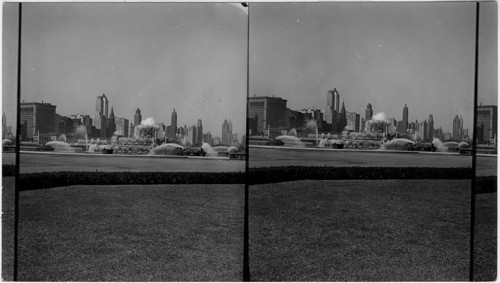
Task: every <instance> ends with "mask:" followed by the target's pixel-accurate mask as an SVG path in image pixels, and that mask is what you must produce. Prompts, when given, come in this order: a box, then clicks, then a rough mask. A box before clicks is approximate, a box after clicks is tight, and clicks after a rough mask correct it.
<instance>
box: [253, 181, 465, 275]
mask: <svg viewBox="0 0 500 283" xmlns="http://www.w3.org/2000/svg"><path fill="white" fill-rule="evenodd" d="M250 188H251V189H250V214H249V215H250V259H251V260H250V272H251V279H252V280H254V281H323V280H327V281H401V280H403V281H427V280H431V281H450V280H461V281H465V280H468V276H469V272H468V269H469V266H468V264H469V261H468V259H469V231H470V230H469V228H470V227H469V225H470V222H469V221H470V219H469V216H470V211H469V206H470V196H469V195H470V181H469V180H380V181H379V180H373V181H367V180H364V181H297V182H284V183H278V184H267V185H255V186H252V187H250Z"/></svg>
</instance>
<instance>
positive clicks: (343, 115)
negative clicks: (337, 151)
mask: <svg viewBox="0 0 500 283" xmlns="http://www.w3.org/2000/svg"><path fill="white" fill-rule="evenodd" d="M339 120H340V121H339V127H338V131H339V132H340V131H343V130H344V128H345V127H346V126H347V114H346V110H345V104H344V101H342V109H341V110H340V119H339Z"/></svg>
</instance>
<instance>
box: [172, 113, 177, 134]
mask: <svg viewBox="0 0 500 283" xmlns="http://www.w3.org/2000/svg"><path fill="white" fill-rule="evenodd" d="M170 126H172V130H173V134H174V136H175V133H177V112H175V109H174V111H173V112H172V117H171V118H170Z"/></svg>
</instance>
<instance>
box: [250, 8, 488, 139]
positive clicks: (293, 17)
mask: <svg viewBox="0 0 500 283" xmlns="http://www.w3.org/2000/svg"><path fill="white" fill-rule="evenodd" d="M487 6H488V7H487ZM249 13H250V95H251V96H253V95H254V94H256V95H258V96H259V95H273V94H275V95H276V96H279V97H283V98H285V99H287V100H288V104H287V105H288V107H290V108H291V109H296V110H298V109H302V108H307V107H314V108H320V109H324V108H325V105H326V94H327V92H328V90H330V89H333V88H337V90H338V91H339V93H340V98H341V103H342V100H344V101H345V104H346V109H347V111H351V112H357V113H359V114H361V115H362V117H364V113H365V112H364V111H365V109H366V105H367V104H368V103H369V102H370V103H371V104H372V105H373V109H374V113H377V112H385V113H386V115H387V116H388V117H395V118H396V120H398V121H399V120H401V119H402V109H403V106H404V104H405V103H406V104H407V105H408V107H409V120H410V121H415V120H416V119H418V120H419V121H421V120H424V119H428V117H429V114H432V115H433V116H434V121H435V127H436V126H437V127H439V126H441V127H442V128H443V130H446V131H451V130H452V120H453V118H454V117H455V115H457V114H459V115H460V114H461V115H462V116H463V118H464V128H469V129H471V128H472V123H473V107H472V105H473V97H474V56H475V55H474V54H475V53H474V52H475V51H474V50H475V49H474V48H475V21H476V6H475V3H457V2H454V3H312V4H307V3H279V4H272V3H259V4H257V3H253V4H251V5H250V11H249ZM481 13H482V14H481V17H482V18H480V19H481V30H480V35H481V41H480V44H481V46H480V64H481V69H480V77H481V80H480V88H479V92H480V97H481V99H480V102H482V103H484V104H495V105H496V104H497V69H496V68H497V62H496V60H497V58H496V57H497V54H496V52H497V46H496V28H497V23H496V4H495V3H482V4H481Z"/></svg>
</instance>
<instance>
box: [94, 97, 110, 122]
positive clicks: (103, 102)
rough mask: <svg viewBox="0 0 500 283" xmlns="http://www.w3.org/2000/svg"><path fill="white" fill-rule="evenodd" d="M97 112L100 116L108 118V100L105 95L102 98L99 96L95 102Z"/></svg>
mask: <svg viewBox="0 0 500 283" xmlns="http://www.w3.org/2000/svg"><path fill="white" fill-rule="evenodd" d="M95 112H96V114H98V115H99V116H100V115H104V117H106V118H108V98H107V97H106V95H105V94H104V93H103V94H102V95H101V96H97V99H96V102H95Z"/></svg>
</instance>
